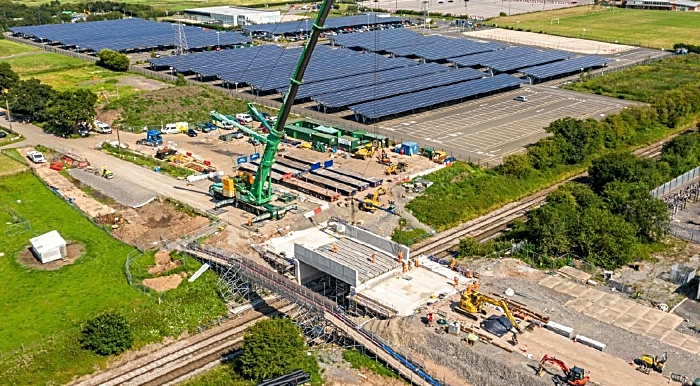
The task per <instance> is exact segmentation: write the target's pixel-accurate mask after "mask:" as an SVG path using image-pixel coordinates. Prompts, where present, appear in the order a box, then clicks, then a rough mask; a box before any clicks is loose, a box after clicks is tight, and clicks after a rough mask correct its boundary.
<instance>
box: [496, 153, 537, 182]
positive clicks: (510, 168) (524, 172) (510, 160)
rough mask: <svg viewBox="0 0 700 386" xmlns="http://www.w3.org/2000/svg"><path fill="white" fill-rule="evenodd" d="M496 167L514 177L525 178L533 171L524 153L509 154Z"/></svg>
mask: <svg viewBox="0 0 700 386" xmlns="http://www.w3.org/2000/svg"><path fill="white" fill-rule="evenodd" d="M496 168H497V169H498V170H500V171H501V172H503V174H505V175H509V176H513V177H515V178H527V177H528V176H529V175H530V174H531V173H532V171H533V169H532V165H531V164H530V159H529V158H528V157H527V155H525V154H511V155H509V156H507V157H506V158H505V159H504V160H503V163H502V164H501V165H499V166H497V167H496Z"/></svg>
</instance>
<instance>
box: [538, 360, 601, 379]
mask: <svg viewBox="0 0 700 386" xmlns="http://www.w3.org/2000/svg"><path fill="white" fill-rule="evenodd" d="M547 363H553V364H555V365H557V366H559V368H561V370H562V371H563V372H564V378H560V377H557V379H559V381H560V382H562V383H561V384H562V385H569V386H584V385H585V384H587V383H588V381H589V380H590V379H591V378H590V377H589V376H587V375H586V371H585V370H584V369H582V368H580V367H576V366H574V367H572V368H571V369H569V368H568V367H567V366H566V365H565V364H564V362H562V361H560V360H559V359H557V358H555V357H550V356H547V355H545V356H544V357H542V360H541V361H540V368H539V369H538V370H537V374H538V375H539V376H540V377H541V376H542V375H543V374H544V365H546V364H547ZM564 382H565V383H564Z"/></svg>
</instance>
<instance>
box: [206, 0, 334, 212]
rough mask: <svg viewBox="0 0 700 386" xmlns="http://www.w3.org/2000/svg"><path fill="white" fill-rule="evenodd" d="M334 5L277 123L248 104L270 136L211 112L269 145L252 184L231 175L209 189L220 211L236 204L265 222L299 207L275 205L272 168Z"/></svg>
mask: <svg viewBox="0 0 700 386" xmlns="http://www.w3.org/2000/svg"><path fill="white" fill-rule="evenodd" d="M332 6H333V0H324V2H323V3H322V5H321V7H320V9H319V11H318V15H317V16H316V20H314V23H313V24H312V26H313V27H312V31H311V35H310V36H309V39H308V41H307V43H306V44H305V45H304V47H303V49H302V52H301V56H300V57H299V62H298V63H297V67H296V69H295V71H294V75H292V79H291V81H290V86H289V89H288V91H287V93H286V95H285V96H284V100H283V101H282V106H281V107H280V111H279V114H278V115H277V121H276V122H275V123H274V124H273V125H274V126H271V125H270V124H269V123H268V121H267V120H266V119H264V117H263V116H262V114H260V113H259V112H258V110H257V109H256V108H255V106H253V104H251V103H248V111H249V113H250V115H251V117H253V118H255V119H256V120H257V121H259V122H261V123H262V125H263V128H264V129H263V131H265V130H267V131H268V132H269V133H268V135H267V136H264V135H261V134H258V133H257V132H255V131H253V130H252V129H250V128H249V127H247V126H243V125H240V124H239V123H238V122H235V120H233V119H230V118H228V117H226V116H225V115H223V114H219V113H217V112H216V111H212V112H211V113H210V115H211V117H212V119H214V120H215V121H220V122H225V123H229V124H231V125H233V126H235V127H237V128H238V129H240V130H242V131H243V132H245V133H248V134H249V135H250V136H251V138H252V139H255V140H257V141H259V142H260V143H261V144H264V145H265V148H264V150H263V154H262V157H261V159H260V164H259V167H258V170H257V172H256V173H255V177H254V179H253V181H252V182H251V181H250V178H249V177H248V176H245V175H244V176H239V175H237V176H230V177H226V178H223V179H222V182H220V183H215V184H213V185H211V186H210V187H209V194H210V195H211V196H213V197H214V198H215V199H216V200H219V201H218V202H217V203H216V205H215V207H216V208H220V207H222V206H224V205H234V206H236V207H238V208H241V209H244V210H246V211H248V212H251V213H253V214H255V215H256V217H254V218H252V219H251V221H252V222H255V221H260V220H263V219H268V218H271V219H280V218H282V217H283V216H284V215H285V214H286V213H287V211H289V210H292V209H295V208H296V204H287V205H275V204H272V202H273V200H274V198H275V196H274V194H273V192H272V179H271V169H272V165H273V164H274V162H275V154H277V149H278V147H279V145H280V143H281V142H282V139H283V138H284V125H285V124H286V123H287V117H288V116H289V112H290V111H291V109H292V105H293V104H294V99H296V95H297V91H298V90H299V86H300V85H301V84H302V83H303V78H304V72H305V71H306V68H307V67H308V64H309V61H310V59H311V54H312V53H313V51H314V48H315V47H316V43H317V42H318V38H319V35H320V34H321V31H323V29H324V24H325V22H326V18H327V17H328V14H329V13H330V10H331V8H332Z"/></svg>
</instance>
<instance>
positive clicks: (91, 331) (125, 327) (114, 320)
mask: <svg viewBox="0 0 700 386" xmlns="http://www.w3.org/2000/svg"><path fill="white" fill-rule="evenodd" d="M132 344H134V338H133V337H132V336H131V330H130V329H129V324H128V323H127V322H126V319H125V318H124V315H122V314H119V313H116V312H105V313H103V314H100V315H98V316H96V317H95V318H93V319H90V320H88V322H87V325H86V326H85V327H84V328H83V330H82V331H81V333H80V346H81V347H82V348H83V349H85V350H90V351H92V352H94V353H95V354H99V355H112V354H120V353H122V352H123V351H125V350H127V349H129V348H130V347H131V345H132Z"/></svg>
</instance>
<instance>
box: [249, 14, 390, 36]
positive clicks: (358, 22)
mask: <svg viewBox="0 0 700 386" xmlns="http://www.w3.org/2000/svg"><path fill="white" fill-rule="evenodd" d="M401 23H403V19H401V18H398V17H383V16H379V15H378V14H376V13H370V14H363V15H356V16H344V17H333V18H328V19H326V24H324V26H323V28H324V30H337V29H339V28H351V27H359V26H366V25H377V24H401ZM312 25H313V20H294V21H288V22H284V23H276V24H256V25H247V26H244V27H243V32H244V33H245V34H246V35H249V36H250V35H255V34H266V35H268V36H273V35H284V34H297V33H300V32H301V31H302V30H303V31H307V32H308V31H309V30H310V29H311V26H312Z"/></svg>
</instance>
